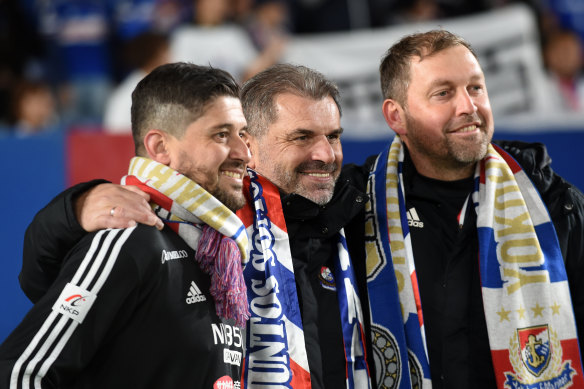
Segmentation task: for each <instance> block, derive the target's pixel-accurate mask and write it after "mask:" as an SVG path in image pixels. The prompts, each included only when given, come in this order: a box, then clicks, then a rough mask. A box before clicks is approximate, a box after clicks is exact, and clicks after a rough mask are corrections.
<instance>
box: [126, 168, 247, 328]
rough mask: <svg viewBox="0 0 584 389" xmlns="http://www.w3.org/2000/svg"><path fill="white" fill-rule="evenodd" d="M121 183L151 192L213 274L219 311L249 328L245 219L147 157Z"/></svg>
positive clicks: (155, 205) (156, 204) (157, 207)
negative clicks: (245, 280) (247, 323)
mask: <svg viewBox="0 0 584 389" xmlns="http://www.w3.org/2000/svg"><path fill="white" fill-rule="evenodd" d="M122 184H124V185H135V186H138V187H139V188H140V189H142V190H143V191H145V192H146V193H148V194H149V195H150V199H151V202H152V208H153V209H154V211H155V212H156V214H157V215H158V216H159V217H160V218H161V219H162V220H163V221H164V222H165V224H166V225H167V226H168V227H170V228H171V229H172V230H173V231H175V232H176V233H177V234H178V235H179V236H180V237H181V238H182V239H183V240H184V241H185V242H186V243H187V244H188V245H189V246H190V247H191V248H193V250H195V251H196V254H195V259H196V260H197V262H198V263H199V266H200V267H201V269H202V270H203V271H205V272H206V273H208V274H210V275H211V289H210V293H211V295H212V296H213V299H214V301H215V308H216V311H217V315H218V316H219V317H222V318H224V319H234V320H235V322H236V324H237V325H238V326H240V327H245V324H246V321H247V319H248V318H249V310H248V306H247V295H246V287H245V282H244V280H243V274H242V264H245V263H246V262H247V258H248V254H247V245H248V238H247V234H246V231H245V227H244V226H243V224H242V223H241V220H240V219H239V218H238V217H237V216H236V215H235V214H234V213H233V212H231V211H230V210H229V209H228V208H227V207H226V206H225V205H223V204H222V203H221V202H220V201H219V200H217V199H216V198H215V197H213V196H212V195H211V194H209V193H208V192H207V191H206V190H205V189H203V188H202V187H201V186H199V185H198V184H197V183H196V182H194V181H192V180H190V179H189V178H187V177H185V176H184V175H182V174H180V173H178V172H176V171H175V170H173V169H171V168H169V167H168V166H166V165H163V164H161V163H158V162H155V161H153V160H150V159H148V158H142V157H134V158H132V160H131V161H130V168H129V172H128V175H127V176H125V177H123V178H122Z"/></svg>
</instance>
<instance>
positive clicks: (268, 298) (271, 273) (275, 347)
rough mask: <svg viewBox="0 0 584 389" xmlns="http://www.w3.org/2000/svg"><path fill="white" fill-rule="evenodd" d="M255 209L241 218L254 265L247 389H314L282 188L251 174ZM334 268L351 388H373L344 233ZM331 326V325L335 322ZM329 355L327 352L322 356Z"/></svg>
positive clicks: (248, 276)
mask: <svg viewBox="0 0 584 389" xmlns="http://www.w3.org/2000/svg"><path fill="white" fill-rule="evenodd" d="M248 173H249V176H250V180H249V181H248V180H247V179H246V182H245V185H246V189H248V190H249V193H250V196H251V203H249V202H248V204H247V206H246V207H245V208H244V209H242V210H240V211H239V212H238V216H239V217H240V218H241V219H242V220H243V222H244V224H245V226H246V227H247V231H248V235H249V236H250V237H251V250H250V261H249V263H248V265H247V267H246V268H245V270H244V277H245V280H246V283H247V287H248V289H247V296H248V300H249V304H250V315H251V317H250V320H249V322H248V326H247V337H246V338H247V347H246V358H245V367H244V373H243V374H244V378H243V380H242V382H243V383H244V387H247V388H252V387H268V386H269V387H272V388H276V387H279V388H280V387H281V388H294V389H296V388H310V387H311V383H310V370H309V366H308V359H307V355H306V349H305V343H304V332H303V329H302V320H301V315H300V306H299V304H298V295H297V291H296V281H295V279H294V268H293V265H292V256H291V253H290V242H289V239H288V233H287V230H286V222H285V220H284V213H283V211H282V203H281V200H280V194H279V191H278V188H277V187H276V186H275V185H273V184H272V183H270V182H269V181H268V180H267V179H265V178H263V177H261V176H259V175H258V174H257V173H255V172H254V171H253V170H250V169H248ZM337 247H338V256H337V261H336V265H335V267H334V278H335V283H336V287H337V295H338V301H339V309H340V312H341V321H342V328H343V342H344V346H345V357H346V361H347V369H346V380H347V388H350V389H352V388H359V389H361V388H370V387H371V385H370V382H369V374H368V368H367V364H366V357H365V347H364V344H365V333H364V330H363V314H362V312H361V305H360V300H359V296H358V293H357V287H356V282H355V276H354V273H353V267H352V264H351V261H350V259H349V253H348V251H347V245H346V241H345V237H344V233H343V232H342V231H341V233H340V234H339V241H338V246H337ZM331 320H332V319H331ZM322 351H323V354H325V355H326V350H322Z"/></svg>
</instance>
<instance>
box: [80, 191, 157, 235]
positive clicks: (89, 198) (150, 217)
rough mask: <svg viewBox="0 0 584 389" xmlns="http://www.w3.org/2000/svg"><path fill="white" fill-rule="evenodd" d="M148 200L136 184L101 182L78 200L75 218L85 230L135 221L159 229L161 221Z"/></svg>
mask: <svg viewBox="0 0 584 389" xmlns="http://www.w3.org/2000/svg"><path fill="white" fill-rule="evenodd" d="M149 199H150V196H148V194H147V193H144V192H143V191H141V190H140V189H138V188H136V187H127V186H121V185H115V184H100V185H98V186H96V187H94V188H92V189H90V190H89V191H87V192H85V193H84V194H82V195H81V196H79V198H78V199H77V201H76V203H75V211H76V215H77V220H79V223H80V224H81V226H82V227H83V229H85V230H86V231H96V230H99V229H104V228H127V227H132V226H134V225H136V223H142V224H147V225H150V226H155V227H156V228H158V229H162V228H163V226H164V224H163V223H162V221H161V220H160V219H159V218H158V217H157V216H156V215H155V214H154V212H152V209H151V207H150V205H149V204H148V200H149ZM112 210H113V212H112Z"/></svg>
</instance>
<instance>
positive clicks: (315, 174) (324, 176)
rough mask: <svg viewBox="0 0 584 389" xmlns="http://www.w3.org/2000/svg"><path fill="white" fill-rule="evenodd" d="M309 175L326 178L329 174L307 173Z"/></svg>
mask: <svg viewBox="0 0 584 389" xmlns="http://www.w3.org/2000/svg"><path fill="white" fill-rule="evenodd" d="M307 174H308V175H309V176H312V177H320V178H326V177H328V176H330V174H329V173H307Z"/></svg>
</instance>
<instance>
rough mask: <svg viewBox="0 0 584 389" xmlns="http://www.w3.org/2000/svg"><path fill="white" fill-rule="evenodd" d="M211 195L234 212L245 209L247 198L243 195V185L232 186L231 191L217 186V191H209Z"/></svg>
mask: <svg viewBox="0 0 584 389" xmlns="http://www.w3.org/2000/svg"><path fill="white" fill-rule="evenodd" d="M209 193H210V194H211V195H213V197H215V198H216V199H217V200H219V201H221V202H222V203H223V205H225V206H226V207H227V208H229V209H230V210H231V211H232V212H236V211H238V210H239V209H241V208H243V206H244V205H245V203H246V200H245V196H244V195H243V185H236V186H232V187H231V188H230V189H229V190H224V189H222V188H221V187H220V186H217V188H216V189H215V190H213V191H209Z"/></svg>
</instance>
